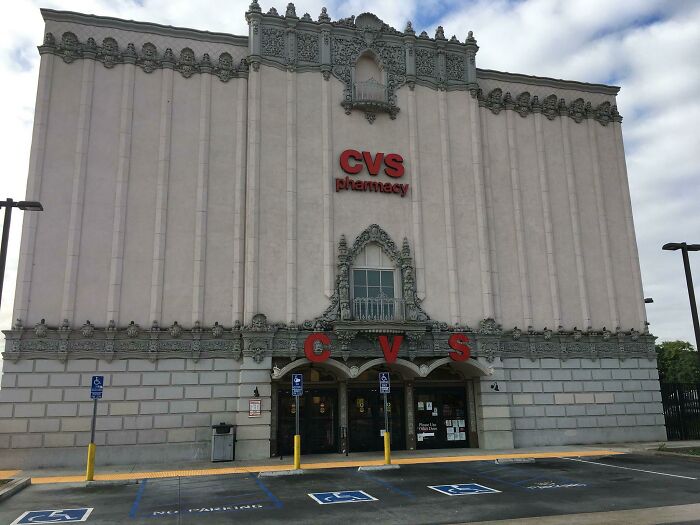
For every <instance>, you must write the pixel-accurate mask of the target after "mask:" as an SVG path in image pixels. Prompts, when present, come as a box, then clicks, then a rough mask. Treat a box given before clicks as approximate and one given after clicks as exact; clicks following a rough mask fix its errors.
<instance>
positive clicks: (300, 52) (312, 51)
mask: <svg viewBox="0 0 700 525" xmlns="http://www.w3.org/2000/svg"><path fill="white" fill-rule="evenodd" d="M297 60H300V61H302V62H314V63H315V62H319V60H320V52H319V43H318V35H317V34H316V33H306V32H298V33H297Z"/></svg>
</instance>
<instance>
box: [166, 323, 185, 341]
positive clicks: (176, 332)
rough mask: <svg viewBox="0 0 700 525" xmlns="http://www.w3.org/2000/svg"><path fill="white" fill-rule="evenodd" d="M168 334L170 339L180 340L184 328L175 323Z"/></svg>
mask: <svg viewBox="0 0 700 525" xmlns="http://www.w3.org/2000/svg"><path fill="white" fill-rule="evenodd" d="M168 332H169V333H170V337H174V338H178V337H180V336H181V335H182V327H181V326H180V325H179V324H177V321H175V322H173V324H172V326H171V327H170V329H169V330H168Z"/></svg>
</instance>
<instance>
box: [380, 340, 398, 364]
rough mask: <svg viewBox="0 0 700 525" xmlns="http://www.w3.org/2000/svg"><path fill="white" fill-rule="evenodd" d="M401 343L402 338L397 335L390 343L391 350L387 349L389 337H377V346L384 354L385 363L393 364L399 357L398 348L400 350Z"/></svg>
mask: <svg viewBox="0 0 700 525" xmlns="http://www.w3.org/2000/svg"><path fill="white" fill-rule="evenodd" d="M402 342H403V336H402V335H397V336H395V337H394V339H393V340H392V341H391V348H390V347H389V337H388V336H386V335H380V336H379V345H380V346H381V347H382V352H384V359H386V362H387V363H393V362H394V361H396V358H397V357H398V355H399V348H401V343H402Z"/></svg>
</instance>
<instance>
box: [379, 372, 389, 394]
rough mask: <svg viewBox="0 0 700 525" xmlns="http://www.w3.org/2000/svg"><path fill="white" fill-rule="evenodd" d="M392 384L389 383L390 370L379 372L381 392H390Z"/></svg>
mask: <svg viewBox="0 0 700 525" xmlns="http://www.w3.org/2000/svg"><path fill="white" fill-rule="evenodd" d="M390 390H391V384H390V383H389V372H379V393H380V394H389V393H390Z"/></svg>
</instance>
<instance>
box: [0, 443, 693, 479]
mask: <svg viewBox="0 0 700 525" xmlns="http://www.w3.org/2000/svg"><path fill="white" fill-rule="evenodd" d="M662 444H664V445H665V447H666V449H667V450H668V449H670V448H685V447H700V441H673V442H665V443H663V442H656V441H655V442H643V443H615V444H609V445H606V444H597V445H569V446H547V447H533V448H518V449H506V450H483V449H478V448H459V449H441V450H400V451H395V452H392V463H394V464H397V465H408V464H420V463H447V462H463V461H492V460H496V459H523V458H535V459H536V458H552V457H564V456H567V457H573V456H576V457H591V456H605V455H613V454H625V453H649V452H654V451H657V450H659V447H660V446H661V445H662ZM86 451H87V449H86ZM99 457H100V449H99V447H98V449H97V467H96V469H95V480H96V481H137V480H140V479H150V478H169V477H189V476H212V475H224V474H238V473H250V472H254V473H257V472H270V471H281V470H292V469H293V465H292V463H293V459H292V457H291V456H285V457H283V458H280V457H279V456H277V457H273V458H269V459H265V460H251V461H229V462H224V463H212V462H210V461H194V462H182V463H179V464H177V465H172V464H169V465H164V464H162V463H155V464H129V465H100V464H99ZM383 463H384V455H383V452H382V451H378V452H357V453H351V454H350V455H348V456H345V455H342V454H312V455H305V456H302V465H301V466H302V469H304V470H318V469H328V468H343V467H345V468H348V467H361V466H374V465H382V464H383ZM166 466H167V467H169V468H167V469H166V468H164V467H166ZM0 474H5V476H4V477H7V478H9V477H17V476H20V475H21V476H23V477H30V478H31V479H32V483H34V484H43V483H76V482H83V481H84V479H85V470H84V467H82V466H81V467H77V468H75V467H74V468H51V469H30V470H25V471H22V470H7V471H0Z"/></svg>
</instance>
